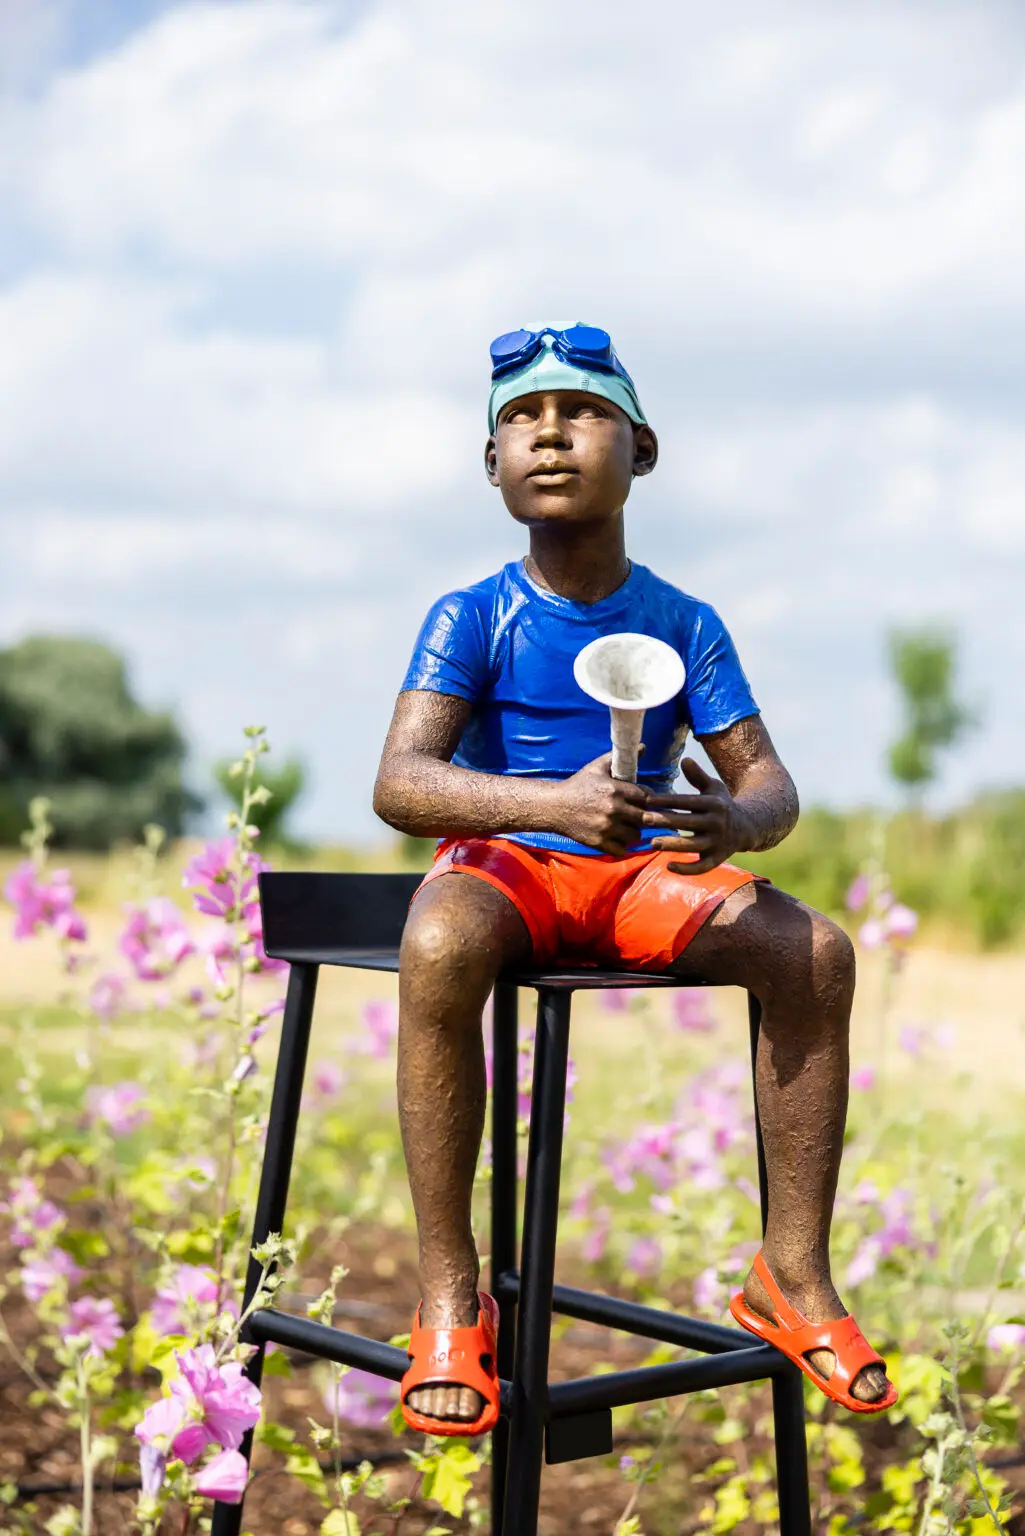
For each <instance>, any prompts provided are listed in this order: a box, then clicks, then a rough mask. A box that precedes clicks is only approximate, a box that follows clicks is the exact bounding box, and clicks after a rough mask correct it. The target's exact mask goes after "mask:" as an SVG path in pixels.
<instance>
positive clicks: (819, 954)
mask: <svg viewBox="0 0 1025 1536" xmlns="http://www.w3.org/2000/svg"><path fill="white" fill-rule="evenodd" d="M854 971H855V958H854V945H853V944H852V943H851V940H850V938H849V937H848V935H847V934H846V933H845V932H844V930H843V929H842V928H841V927H840V925H839V924H838V923H834V922H833V921H832V919H831V918H828V917H823V916H822V914H821V913H820V912H816V913H815V917H814V921H813V923H812V941H811V974H812V985H813V988H814V991H815V992H816V994H818V995H820V996H823V997H824V998H825V999H826V1000H829V1001H832V1000H834V999H838V998H840V997H842V996H847V995H849V994H851V993H853V991H854Z"/></svg>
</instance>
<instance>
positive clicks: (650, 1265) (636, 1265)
mask: <svg viewBox="0 0 1025 1536" xmlns="http://www.w3.org/2000/svg"><path fill="white" fill-rule="evenodd" d="M661 1264H662V1244H661V1243H659V1242H656V1240H655V1239H654V1238H653V1237H639V1238H638V1239H637V1241H636V1242H635V1243H634V1245H633V1246H632V1248H631V1249H630V1252H629V1253H628V1254H627V1256H626V1266H627V1268H628V1269H632V1270H633V1272H634V1274H635V1275H641V1276H647V1275H653V1274H656V1273H657V1271H658V1270H659V1268H660V1267H661Z"/></svg>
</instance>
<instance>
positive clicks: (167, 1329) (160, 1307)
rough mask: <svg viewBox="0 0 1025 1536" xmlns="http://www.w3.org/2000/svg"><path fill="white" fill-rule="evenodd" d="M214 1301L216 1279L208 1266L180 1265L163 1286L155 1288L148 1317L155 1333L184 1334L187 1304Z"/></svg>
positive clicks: (200, 1304)
mask: <svg viewBox="0 0 1025 1536" xmlns="http://www.w3.org/2000/svg"><path fill="white" fill-rule="evenodd" d="M216 1302H217V1278H216V1276H215V1275H214V1272H213V1270H212V1269H203V1268H200V1266H199V1265H196V1264H180V1265H179V1266H178V1268H177V1269H176V1270H175V1272H174V1275H173V1277H172V1279H171V1280H170V1282H169V1283H168V1284H167V1285H163V1286H161V1287H160V1289H159V1290H158V1291H157V1294H156V1296H155V1297H154V1299H153V1306H152V1308H151V1316H152V1319H153V1326H154V1328H155V1329H156V1331H157V1333H159V1334H162V1335H163V1336H164V1337H166V1336H167V1335H168V1334H169V1333H184V1332H185V1331H186V1329H187V1328H188V1326H189V1312H190V1304H191V1307H192V1308H194V1307H197V1306H213V1305H215V1304H216Z"/></svg>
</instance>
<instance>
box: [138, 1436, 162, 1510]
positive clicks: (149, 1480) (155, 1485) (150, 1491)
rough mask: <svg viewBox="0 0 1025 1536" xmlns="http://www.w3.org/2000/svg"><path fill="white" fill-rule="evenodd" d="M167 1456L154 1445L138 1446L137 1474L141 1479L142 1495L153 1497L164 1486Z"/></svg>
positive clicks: (145, 1497) (148, 1497) (147, 1497)
mask: <svg viewBox="0 0 1025 1536" xmlns="http://www.w3.org/2000/svg"><path fill="white" fill-rule="evenodd" d="M166 1472H167V1457H166V1456H165V1455H164V1453H163V1451H160V1450H158V1449H157V1447H156V1446H155V1445H140V1446H139V1475H140V1477H141V1479H142V1496H143V1498H144V1499H155V1498H156V1497H157V1494H158V1493H159V1492H160V1490H161V1488H162V1487H163V1486H164V1477H165V1474H166Z"/></svg>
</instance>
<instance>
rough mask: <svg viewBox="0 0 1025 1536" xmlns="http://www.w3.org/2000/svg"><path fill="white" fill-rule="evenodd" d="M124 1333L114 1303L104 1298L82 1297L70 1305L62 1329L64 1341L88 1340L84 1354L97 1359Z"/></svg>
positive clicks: (111, 1347)
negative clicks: (73, 1339)
mask: <svg viewBox="0 0 1025 1536" xmlns="http://www.w3.org/2000/svg"><path fill="white" fill-rule="evenodd" d="M124 1331H125V1330H124V1329H123V1328H122V1326H121V1320H120V1318H119V1317H118V1315H117V1310H116V1308H115V1306H114V1303H113V1302H112V1301H110V1300H109V1299H108V1298H106V1297H103V1298H101V1299H100V1300H96V1298H95V1297H93V1296H83V1297H81V1298H80V1300H78V1301H73V1302H72V1303H71V1306H70V1307H69V1308H68V1322H67V1324H66V1325H65V1327H64V1328H63V1329H62V1333H63V1336H64V1338H66V1339H70V1338H86V1339H88V1340H89V1348H88V1349H87V1350H86V1354H87V1355H94V1356H96V1357H97V1358H99V1357H100V1356H101V1355H105V1354H107V1353H108V1351H110V1350H112V1349H113V1348H114V1345H115V1344H116V1343H117V1341H118V1339H120V1338H121V1337H122V1335H123V1334H124Z"/></svg>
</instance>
